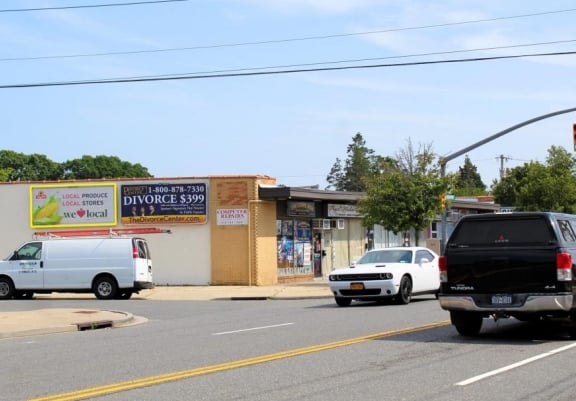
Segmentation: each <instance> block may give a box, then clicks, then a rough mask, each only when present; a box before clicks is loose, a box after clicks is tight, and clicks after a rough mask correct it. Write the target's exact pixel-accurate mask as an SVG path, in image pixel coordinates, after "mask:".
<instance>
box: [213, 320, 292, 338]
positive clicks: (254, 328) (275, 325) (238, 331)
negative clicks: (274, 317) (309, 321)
mask: <svg viewBox="0 0 576 401" xmlns="http://www.w3.org/2000/svg"><path fill="white" fill-rule="evenodd" d="M291 324H294V323H281V324H274V325H271V326H261V327H252V328H250V329H242V330H234V331H222V332H220V333H212V335H213V336H221V335H222V334H234V333H242V332H243V331H253V330H263V329H272V328H275V327H282V326H290V325H291Z"/></svg>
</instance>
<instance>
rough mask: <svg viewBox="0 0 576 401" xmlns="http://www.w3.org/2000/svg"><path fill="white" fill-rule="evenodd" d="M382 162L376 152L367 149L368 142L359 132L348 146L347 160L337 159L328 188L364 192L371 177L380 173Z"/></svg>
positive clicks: (329, 178)
mask: <svg viewBox="0 0 576 401" xmlns="http://www.w3.org/2000/svg"><path fill="white" fill-rule="evenodd" d="M381 160H382V158H381V157H380V156H377V155H375V153H374V150H372V149H370V148H368V147H366V141H365V140H364V138H363V137H362V134H361V133H359V132H358V133H357V134H356V135H354V137H353V138H352V143H351V144H350V145H348V149H347V158H346V160H344V162H342V160H341V159H339V158H336V162H335V163H334V165H333V166H332V168H331V169H330V172H329V173H328V176H327V177H326V181H327V182H328V183H329V186H328V188H333V189H335V190H337V191H352V192H364V191H365V190H366V182H367V180H368V179H369V177H371V176H372V175H374V174H377V173H378V171H379V168H380V164H381Z"/></svg>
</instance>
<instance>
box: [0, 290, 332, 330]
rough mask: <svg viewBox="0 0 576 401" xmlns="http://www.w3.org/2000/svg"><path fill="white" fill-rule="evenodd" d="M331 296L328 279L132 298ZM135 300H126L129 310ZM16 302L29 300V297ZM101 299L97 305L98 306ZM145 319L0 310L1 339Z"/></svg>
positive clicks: (41, 296) (89, 312)
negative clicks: (326, 280)
mask: <svg viewBox="0 0 576 401" xmlns="http://www.w3.org/2000/svg"><path fill="white" fill-rule="evenodd" d="M34 298H35V299H37V300H42V299H50V300H58V299H95V297H94V294H74V293H53V294H37V295H35V296H34ZM314 298H327V299H329V298H332V293H331V292H330V288H329V287H328V283H327V282H325V281H318V282H316V281H315V282H309V283H297V284H278V285H271V286H158V287H156V288H154V289H152V290H143V291H142V292H140V294H134V295H133V296H132V300H134V301H136V302H138V301H142V300H154V301H193V300H201V301H206V300H238V301H242V300H282V299H284V300H287V299H314ZM132 300H127V301H122V302H126V309H129V307H130V302H132ZM17 302H28V301H26V300H22V301H17ZM97 302H98V301H95V303H94V306H95V307H97V306H98V304H97ZM145 321H146V319H145V318H143V317H139V316H133V315H132V314H131V313H128V312H122V311H108V310H97V309H86V308H78V309H74V308H72V309H65V308H52V309H36V310H30V311H21V312H0V339H3V338H11V337H23V336H32V335H40V334H50V333H63V332H70V331H82V330H93V329H100V328H117V327H125V326H130V325H134V324H139V323H143V322H145Z"/></svg>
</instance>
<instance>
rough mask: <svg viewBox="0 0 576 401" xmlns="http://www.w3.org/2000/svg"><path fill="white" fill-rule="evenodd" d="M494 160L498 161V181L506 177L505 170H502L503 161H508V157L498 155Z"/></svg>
mask: <svg viewBox="0 0 576 401" xmlns="http://www.w3.org/2000/svg"><path fill="white" fill-rule="evenodd" d="M496 159H500V179H502V178H504V177H506V170H505V169H504V161H508V160H510V158H509V157H505V156H504V155H500V157H497V158H496Z"/></svg>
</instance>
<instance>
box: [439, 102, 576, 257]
mask: <svg viewBox="0 0 576 401" xmlns="http://www.w3.org/2000/svg"><path fill="white" fill-rule="evenodd" d="M573 111H576V107H572V108H570V109H565V110H559V111H555V112H553V113H548V114H544V115H542V116H539V117H534V118H532V119H530V120H526V121H524V122H521V123H519V124H516V125H513V126H511V127H510V128H506V129H505V130H503V131H500V132H497V133H496V134H494V135H492V136H489V137H487V138H485V139H483V140H481V141H479V142H476V143H474V144H472V145H470V146H467V147H465V148H463V149H461V150H459V151H456V152H454V153H452V154H449V155H448V156H444V157H441V158H440V177H441V178H444V177H446V164H447V163H448V162H449V161H450V160H453V159H455V158H457V157H459V156H462V155H463V154H464V153H467V152H469V151H471V150H473V149H476V148H478V147H480V146H482V145H485V144H487V143H488V142H490V141H493V140H494V139H496V138H500V137H501V136H503V135H506V134H508V133H510V132H512V131H516V130H517V129H518V128H522V127H525V126H526V125H530V124H532V123H535V122H537V121H540V120H545V119H547V118H550V117H554V116H557V115H560V114H566V113H571V112H573ZM446 239H447V238H446V209H443V210H442V238H441V239H440V252H441V253H444V247H445V246H446Z"/></svg>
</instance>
